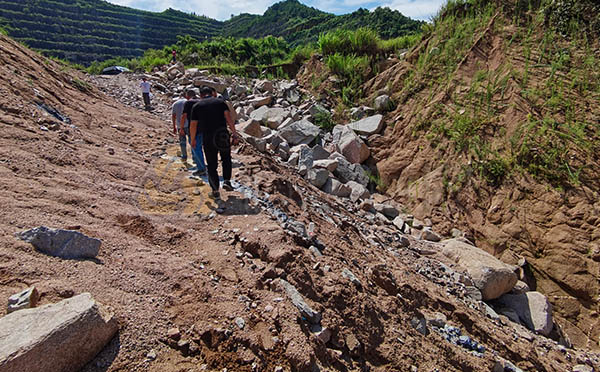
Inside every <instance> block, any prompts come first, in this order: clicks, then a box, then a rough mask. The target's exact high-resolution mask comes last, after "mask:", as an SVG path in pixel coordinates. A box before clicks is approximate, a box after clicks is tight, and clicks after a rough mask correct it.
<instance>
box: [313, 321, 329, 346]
mask: <svg viewBox="0 0 600 372" xmlns="http://www.w3.org/2000/svg"><path fill="white" fill-rule="evenodd" d="M310 332H311V333H312V334H313V335H314V336H315V337H316V338H317V339H318V340H319V341H321V342H322V343H324V344H326V343H328V342H329V340H331V335H332V332H331V330H330V329H329V328H323V327H321V326H320V325H313V326H312V327H310Z"/></svg>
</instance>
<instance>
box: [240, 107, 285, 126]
mask: <svg viewBox="0 0 600 372" xmlns="http://www.w3.org/2000/svg"><path fill="white" fill-rule="evenodd" d="M289 114H290V113H289V111H287V110H285V109H283V108H280V107H274V108H269V107H267V106H262V107H259V108H258V109H256V110H254V111H252V113H251V114H250V118H251V119H254V120H258V121H260V122H261V123H262V124H264V125H266V126H267V127H269V128H271V129H277V128H279V126H280V125H281V124H282V123H283V122H284V121H285V119H286V118H287V117H288V116H289Z"/></svg>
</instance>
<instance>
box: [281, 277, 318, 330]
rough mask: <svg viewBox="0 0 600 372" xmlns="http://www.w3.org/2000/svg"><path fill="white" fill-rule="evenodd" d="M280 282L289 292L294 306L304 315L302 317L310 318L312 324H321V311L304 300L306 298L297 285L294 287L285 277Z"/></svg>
mask: <svg viewBox="0 0 600 372" xmlns="http://www.w3.org/2000/svg"><path fill="white" fill-rule="evenodd" d="M279 284H280V285H281V287H282V288H283V289H284V290H285V292H286V293H287V295H288V297H289V298H290V300H291V301H292V303H293V304H294V306H296V308H297V309H298V311H300V314H301V315H302V317H304V318H305V319H306V320H308V321H309V322H310V323H312V324H320V323H321V314H320V313H319V312H316V311H314V310H313V309H312V308H311V307H310V306H309V305H308V304H307V303H306V301H304V298H303V297H302V295H301V294H300V292H298V290H297V289H296V287H294V286H293V285H291V284H290V283H288V282H287V281H285V280H283V279H279Z"/></svg>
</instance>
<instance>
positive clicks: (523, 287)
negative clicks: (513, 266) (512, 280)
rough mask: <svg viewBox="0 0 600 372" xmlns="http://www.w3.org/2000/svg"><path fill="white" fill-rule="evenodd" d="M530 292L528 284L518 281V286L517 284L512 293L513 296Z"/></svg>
mask: <svg viewBox="0 0 600 372" xmlns="http://www.w3.org/2000/svg"><path fill="white" fill-rule="evenodd" d="M530 290H531V289H530V288H529V286H528V285H527V283H525V282H522V281H520V280H518V281H517V284H515V287H514V288H513V289H512V291H511V293H512V294H523V293H526V292H529V291H530Z"/></svg>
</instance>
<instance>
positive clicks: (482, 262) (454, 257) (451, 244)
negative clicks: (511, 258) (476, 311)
mask: <svg viewBox="0 0 600 372" xmlns="http://www.w3.org/2000/svg"><path fill="white" fill-rule="evenodd" d="M440 248H441V252H442V256H443V257H441V259H442V260H445V261H448V260H449V262H450V263H452V264H456V265H458V266H459V267H461V268H462V269H463V270H465V271H466V272H467V273H468V274H469V276H470V277H471V278H472V279H473V282H474V283H475V286H476V287H477V288H478V289H479V290H480V291H481V295H482V296H483V300H484V301H487V300H493V299H495V298H498V297H500V296H502V295H503V294H505V293H508V292H509V291H510V290H511V289H513V287H514V286H515V284H516V283H517V275H516V274H515V272H514V267H513V266H511V265H508V264H505V263H503V262H502V261H500V260H498V259H497V258H496V257H494V256H492V255H491V254H489V253H487V252H485V251H483V250H481V249H479V248H477V247H474V246H472V245H469V244H466V243H464V242H462V241H459V240H456V239H450V240H446V241H444V242H443V243H442V244H441V245H440Z"/></svg>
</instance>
